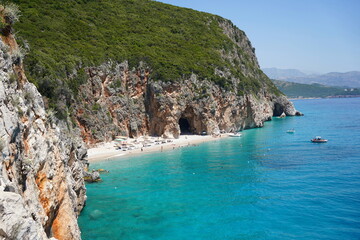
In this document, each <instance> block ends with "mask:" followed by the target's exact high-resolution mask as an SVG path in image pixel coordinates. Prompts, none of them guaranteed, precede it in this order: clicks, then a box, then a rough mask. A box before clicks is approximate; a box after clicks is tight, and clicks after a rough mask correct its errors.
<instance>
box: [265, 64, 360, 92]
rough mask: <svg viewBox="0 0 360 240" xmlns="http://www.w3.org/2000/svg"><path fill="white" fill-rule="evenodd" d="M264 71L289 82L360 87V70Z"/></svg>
mask: <svg viewBox="0 0 360 240" xmlns="http://www.w3.org/2000/svg"><path fill="white" fill-rule="evenodd" d="M262 70H263V72H264V73H265V74H266V75H267V76H268V77H269V78H271V79H275V80H283V81H287V82H296V83H305V84H313V83H318V84H322V85H328V86H339V87H352V88H358V87H360V72H359V71H352V72H345V73H340V72H330V73H326V74H306V73H304V72H302V71H300V70H297V69H278V68H263V69H262Z"/></svg>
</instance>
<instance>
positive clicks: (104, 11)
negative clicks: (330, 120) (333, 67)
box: [14, 0, 279, 98]
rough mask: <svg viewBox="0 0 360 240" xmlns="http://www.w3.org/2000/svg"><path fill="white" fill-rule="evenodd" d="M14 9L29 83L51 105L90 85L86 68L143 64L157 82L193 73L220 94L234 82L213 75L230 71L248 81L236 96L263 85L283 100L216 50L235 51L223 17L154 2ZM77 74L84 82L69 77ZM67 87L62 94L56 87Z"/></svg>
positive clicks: (112, 0)
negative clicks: (26, 45)
mask: <svg viewBox="0 0 360 240" xmlns="http://www.w3.org/2000/svg"><path fill="white" fill-rule="evenodd" d="M14 2H15V3H16V4H18V5H19V7H20V10H21V11H22V17H21V19H20V22H19V23H17V24H16V25H15V29H16V30H17V31H18V34H17V35H18V36H20V38H19V40H21V39H26V40H27V41H28V42H29V44H30V47H31V50H30V53H29V54H28V56H27V57H26V58H25V67H26V69H27V71H28V73H30V74H28V75H29V79H30V81H32V82H33V83H35V84H36V85H37V86H38V87H39V90H40V92H42V94H44V95H45V96H48V97H49V98H52V97H54V96H58V95H59V92H62V93H63V92H65V93H66V92H67V91H68V92H69V95H70V94H71V92H75V93H76V91H77V89H78V87H79V85H80V84H82V83H83V82H84V81H85V75H84V71H83V68H84V67H86V66H98V65H100V64H101V63H104V62H105V61H107V60H110V59H111V60H113V61H116V62H121V61H124V60H128V61H129V63H130V67H136V66H137V65H138V63H139V61H144V62H145V63H146V64H147V65H148V66H149V67H150V68H151V69H152V73H151V75H150V77H151V78H152V79H155V80H163V81H176V80H178V79H179V78H181V77H184V76H185V77H187V76H189V75H190V74H191V73H195V74H197V75H198V76H199V77H200V79H205V78H206V79H209V80H211V81H214V82H216V83H217V84H219V85H220V86H223V87H224V86H225V87H228V86H229V83H230V81H229V80H228V79H223V78H220V77H218V76H216V75H215V74H214V69H215V68H219V69H223V68H224V67H227V68H228V69H230V71H231V72H232V73H233V74H234V76H237V77H240V78H242V79H243V81H242V83H241V84H240V85H239V86H240V88H241V91H239V94H243V93H244V92H248V91H253V92H254V91H255V92H256V90H258V88H259V87H260V85H261V84H259V81H263V83H264V84H266V85H267V86H269V89H271V91H273V92H275V93H277V94H278V93H279V92H278V90H277V89H276V88H275V87H273V85H272V83H271V82H270V81H269V80H268V79H267V77H262V79H261V80H259V79H247V78H245V77H244V76H243V75H242V74H241V72H240V68H236V67H234V66H232V65H231V64H230V63H229V62H227V61H225V60H224V59H222V58H221V56H220V53H219V49H228V50H231V49H233V48H236V47H235V45H234V44H233V43H232V42H231V40H230V39H229V38H228V37H226V36H225V35H224V34H223V32H222V29H221V28H220V27H219V24H218V21H222V20H223V19H222V18H220V17H218V16H215V15H212V14H208V13H203V12H198V11H194V10H191V9H185V8H180V7H175V6H171V5H168V4H163V3H159V2H156V1H151V0H101V1H98V0H61V1H52V0H31V1H29V0H14ZM20 42H21V41H20ZM242 54H243V55H244V57H243V59H245V61H246V59H248V57H247V56H245V54H244V53H242ZM245 64H246V65H247V66H248V67H250V68H253V69H255V67H254V66H253V64H252V63H250V62H245ZM74 69H76V70H78V71H77V72H78V73H79V74H77V75H75V77H74V76H72V77H70V76H71V74H72V73H73V72H74ZM257 71H258V70H257ZM62 82H66V84H64V87H63V88H62V89H60V90H59V89H58V87H54V86H59V85H61V84H62Z"/></svg>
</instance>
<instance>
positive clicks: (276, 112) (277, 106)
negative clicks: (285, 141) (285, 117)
mask: <svg viewBox="0 0 360 240" xmlns="http://www.w3.org/2000/svg"><path fill="white" fill-rule="evenodd" d="M283 112H284V106H282V105H280V104H279V103H275V104H274V111H273V116H274V117H279V116H280V115H281V114H282V113H283Z"/></svg>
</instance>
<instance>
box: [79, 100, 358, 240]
mask: <svg viewBox="0 0 360 240" xmlns="http://www.w3.org/2000/svg"><path fill="white" fill-rule="evenodd" d="M294 103H295V106H296V107H297V109H299V110H301V111H302V112H304V113H305V116H304V117H289V118H286V119H273V121H270V122H267V123H266V124H265V127H263V128H258V129H251V130H246V131H243V136H242V137H241V138H228V139H222V140H219V141H215V142H210V143H204V144H201V145H199V146H195V147H186V148H181V149H175V150H172V151H168V152H163V153H151V154H148V155H141V156H137V157H132V158H129V159H127V160H121V161H111V162H102V163H97V164H93V165H92V166H91V168H105V169H108V170H110V173H109V174H103V175H102V178H103V180H104V181H103V182H102V183H96V184H88V185H87V189H88V201H87V206H86V207H85V209H84V210H83V212H82V214H81V216H80V218H79V223H80V227H81V231H82V238H83V239H85V240H90V239H91V240H95V239H107V240H108V239H124V240H130V239H131V240H132V239H159V240H165V239H166V240H180V239H181V240H183V239H201V240H202V239H204V240H205V239H214V240H215V239H221V240H224V239H234V240H235V239H237V240H240V239H243V240H254V239H264V240H265V239H280V240H283V239H306V240H308V239H326V240H329V239H360V98H352V99H321V100H320V99H319V100H297V101H294ZM291 128H295V131H296V132H295V133H294V134H289V133H286V130H288V129H291ZM315 135H320V136H322V137H324V138H327V139H329V142H328V143H325V144H315V143H311V142H310V139H311V138H312V137H314V136H315Z"/></svg>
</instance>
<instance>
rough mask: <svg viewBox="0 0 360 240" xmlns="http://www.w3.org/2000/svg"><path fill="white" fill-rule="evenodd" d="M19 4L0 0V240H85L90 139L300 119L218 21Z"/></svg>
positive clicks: (129, 4) (110, 4) (155, 11)
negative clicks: (81, 219)
mask: <svg viewBox="0 0 360 240" xmlns="http://www.w3.org/2000/svg"><path fill="white" fill-rule="evenodd" d="M14 2H16V3H17V4H18V5H14V4H13V3H11V2H9V1H6V3H5V4H4V5H0V23H1V24H0V36H1V38H0V152H1V155H0V193H1V194H0V238H1V239H3V238H4V239H54V238H55V239H59V240H60V239H66V240H67V239H69V240H70V239H81V236H80V230H79V227H78V224H77V217H78V214H79V213H80V211H81V210H82V208H83V207H84V205H85V201H86V188H85V185H84V176H88V175H86V174H88V173H86V171H85V170H86V168H87V165H88V164H87V160H86V154H87V150H86V145H85V144H87V145H88V146H90V145H93V144H96V143H98V142H102V141H111V140H113V139H114V137H115V136H117V135H126V136H129V137H137V136H139V135H153V136H154V135H157V136H164V137H175V138H176V137H179V135H180V134H182V133H195V134H199V133H202V132H204V131H205V132H207V133H208V134H212V133H218V132H220V131H225V132H230V131H236V130H240V129H246V128H252V127H261V126H263V124H264V121H267V120H270V119H271V118H272V116H279V115H281V114H286V115H288V116H293V115H300V113H299V112H297V111H296V110H295V108H294V106H293V104H292V103H291V102H289V101H288V100H287V99H286V97H285V96H284V95H283V94H282V93H281V92H280V91H279V90H278V89H277V88H276V87H275V85H274V84H273V83H272V82H271V81H270V79H268V78H267V77H266V75H265V74H263V73H262V71H261V70H260V69H259V66H258V63H257V59H256V56H255V53H254V48H253V47H252V46H251V43H250V41H249V40H248V38H247V37H246V35H245V34H244V32H242V31H241V30H239V29H238V28H237V27H235V26H234V25H233V24H232V23H231V22H230V21H228V20H225V19H223V18H221V17H218V16H214V15H211V14H206V13H200V12H196V11H193V10H189V9H183V8H178V7H173V6H170V5H166V4H161V3H157V2H154V1H146V0H121V1H120V0H118V1H110V0H103V1H92V0H80V1H70V0H64V1H50V0H34V1H22V0H19V1H14ZM20 12H21V14H20ZM20 15H21V19H19V17H20ZM19 20H20V21H19ZM16 22H17V23H16ZM84 143H85V144H84Z"/></svg>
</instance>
